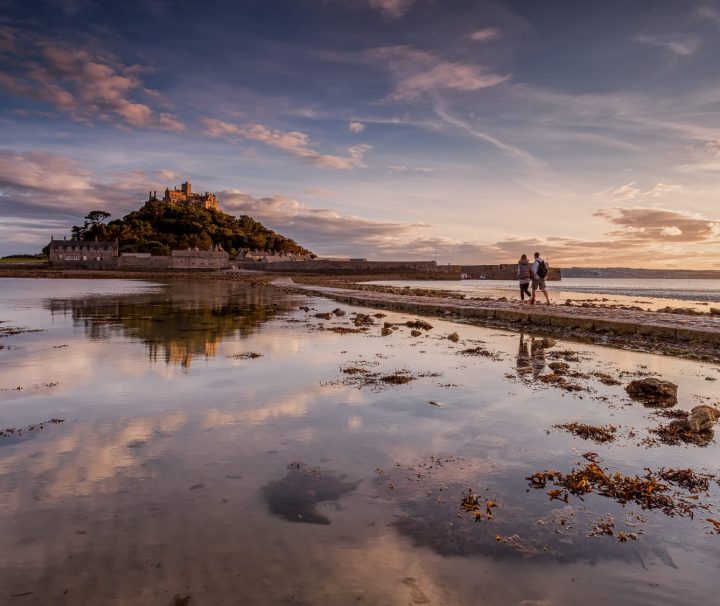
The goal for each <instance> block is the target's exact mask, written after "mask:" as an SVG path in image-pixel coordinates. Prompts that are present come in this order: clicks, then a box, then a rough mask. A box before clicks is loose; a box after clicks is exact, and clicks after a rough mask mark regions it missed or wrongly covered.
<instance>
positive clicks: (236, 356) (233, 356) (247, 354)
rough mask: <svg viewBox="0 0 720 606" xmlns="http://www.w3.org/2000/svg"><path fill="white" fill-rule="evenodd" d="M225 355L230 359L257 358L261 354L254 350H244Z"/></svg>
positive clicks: (260, 356)
mask: <svg viewBox="0 0 720 606" xmlns="http://www.w3.org/2000/svg"><path fill="white" fill-rule="evenodd" d="M226 357H228V358H230V359H231V360H257V359H258V358H262V354H261V353H257V352H256V351H246V352H243V353H236V354H230V355H228V356H226Z"/></svg>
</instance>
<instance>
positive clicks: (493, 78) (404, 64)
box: [368, 46, 510, 101]
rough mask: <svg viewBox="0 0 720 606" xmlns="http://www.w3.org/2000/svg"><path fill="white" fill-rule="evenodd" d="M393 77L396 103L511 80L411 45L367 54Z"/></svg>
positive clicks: (392, 95) (392, 97) (485, 86)
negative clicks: (430, 93)
mask: <svg viewBox="0 0 720 606" xmlns="http://www.w3.org/2000/svg"><path fill="white" fill-rule="evenodd" d="M368 57H369V58H370V59H371V60H375V61H379V62H382V64H383V65H384V66H386V67H387V69H389V70H390V72H391V73H392V74H393V76H394V78H395V80H396V83H395V90H394V91H393V93H392V94H391V95H390V99H391V100H393V101H408V100H412V99H415V98H417V97H419V96H421V95H422V94H425V93H429V92H432V91H436V90H453V91H477V90H481V89H484V88H489V87H492V86H496V85H498V84H501V83H503V82H505V81H507V80H509V78H510V76H509V75H498V74H494V73H492V72H491V71H489V70H488V69H487V68H486V67H484V66H482V65H470V64H465V63H459V62H451V61H446V60H443V59H441V58H440V57H438V56H437V55H436V54H434V53H431V52H428V51H421V50H417V49H413V48H411V47H409V46H386V47H381V48H376V49H374V50H372V51H369V52H368Z"/></svg>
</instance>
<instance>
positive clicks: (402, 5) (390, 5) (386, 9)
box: [369, 0, 415, 18]
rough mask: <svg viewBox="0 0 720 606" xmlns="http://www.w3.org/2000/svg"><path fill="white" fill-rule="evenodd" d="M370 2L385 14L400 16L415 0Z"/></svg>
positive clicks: (394, 16)
mask: <svg viewBox="0 0 720 606" xmlns="http://www.w3.org/2000/svg"><path fill="white" fill-rule="evenodd" d="M369 3H370V6H371V7H372V8H374V9H377V10H379V11H381V12H382V13H383V14H384V15H387V16H388V17H393V18H398V17H402V16H403V15H404V14H405V13H406V12H407V11H408V10H409V9H410V7H411V6H412V5H413V4H414V3H415V0H369Z"/></svg>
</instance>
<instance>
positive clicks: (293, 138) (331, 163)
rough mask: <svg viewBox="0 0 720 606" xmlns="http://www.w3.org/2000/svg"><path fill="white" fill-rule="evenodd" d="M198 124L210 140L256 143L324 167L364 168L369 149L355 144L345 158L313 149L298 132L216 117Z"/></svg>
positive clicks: (338, 168) (308, 139) (342, 168)
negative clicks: (223, 139) (225, 139)
mask: <svg viewBox="0 0 720 606" xmlns="http://www.w3.org/2000/svg"><path fill="white" fill-rule="evenodd" d="M201 122H202V124H203V126H204V127H205V134H206V135H207V136H209V137H226V138H230V139H234V140H238V139H240V140H248V141H259V142H260V143H264V144H265V145H268V146H269V147H274V148H276V149H280V150H282V151H284V152H286V153H288V154H290V155H292V156H295V157H297V158H300V159H301V160H303V161H304V162H307V163H309V164H313V165H315V166H320V167H323V168H333V169H337V170H351V169H353V168H361V167H364V166H365V164H363V158H364V156H365V154H366V153H367V152H368V151H369V150H370V149H372V147H371V146H370V145H354V146H352V147H349V148H347V155H346V156H332V155H328V154H322V153H320V152H318V151H315V150H314V149H312V148H311V147H310V143H311V141H310V137H309V135H307V134H306V133H302V132H299V131H281V130H271V129H269V128H268V127H266V126H263V125H262V124H252V123H249V124H233V123H230V122H224V121H222V120H217V119H215V118H203V119H202V120H201Z"/></svg>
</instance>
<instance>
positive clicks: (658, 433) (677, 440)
mask: <svg viewBox="0 0 720 606" xmlns="http://www.w3.org/2000/svg"><path fill="white" fill-rule="evenodd" d="M650 433H652V434H653V435H654V437H649V438H646V439H645V440H644V441H643V444H645V445H646V446H658V445H659V444H665V445H666V446H680V445H683V444H684V445H691V446H707V445H708V444H710V443H711V442H712V441H713V439H714V438H715V433H714V432H713V431H712V429H709V430H707V431H700V432H697V431H689V430H687V429H683V428H682V427H680V426H679V425H672V424H670V425H661V426H660V427H655V428H653V429H651V430H650Z"/></svg>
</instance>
